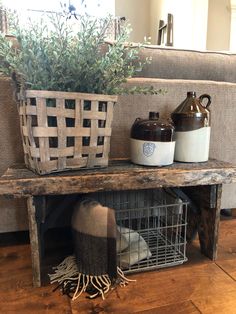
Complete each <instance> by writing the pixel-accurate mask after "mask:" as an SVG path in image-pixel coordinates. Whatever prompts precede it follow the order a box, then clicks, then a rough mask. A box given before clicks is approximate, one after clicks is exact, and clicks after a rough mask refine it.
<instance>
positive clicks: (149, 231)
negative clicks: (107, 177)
mask: <svg viewBox="0 0 236 314" xmlns="http://www.w3.org/2000/svg"><path fill="white" fill-rule="evenodd" d="M96 198H97V199H98V200H99V201H100V202H101V203H102V204H103V205H106V206H109V207H111V208H114V209H115V210H116V222H117V258H118V266H120V268H122V269H123V270H124V272H125V273H131V272H139V271H144V270H151V269H155V268H162V267H169V266H175V265H179V264H182V263H184V262H185V261H187V257H186V229H187V206H188V202H187V201H184V200H182V199H180V198H179V197H178V196H177V195H176V194H175V193H174V192H173V190H171V189H155V190H141V191H140V190H139V191H119V192H106V193H98V194H97V195H96Z"/></svg>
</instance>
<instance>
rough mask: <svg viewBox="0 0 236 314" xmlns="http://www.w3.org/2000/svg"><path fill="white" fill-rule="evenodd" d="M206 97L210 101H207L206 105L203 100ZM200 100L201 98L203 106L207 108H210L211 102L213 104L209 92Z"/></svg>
mask: <svg viewBox="0 0 236 314" xmlns="http://www.w3.org/2000/svg"><path fill="white" fill-rule="evenodd" d="M204 98H207V99H208V102H207V104H206V105H205V106H204V105H203V104H202V100H203V99H204ZM199 100H200V102H201V104H202V106H203V107H205V108H208V107H209V106H210V104H211V96H210V95H208V94H202V95H201V96H200V97H199Z"/></svg>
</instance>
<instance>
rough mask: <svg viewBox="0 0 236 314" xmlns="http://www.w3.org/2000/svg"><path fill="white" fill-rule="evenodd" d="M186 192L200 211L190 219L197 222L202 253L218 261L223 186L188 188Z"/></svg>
mask: <svg viewBox="0 0 236 314" xmlns="http://www.w3.org/2000/svg"><path fill="white" fill-rule="evenodd" d="M184 192H186V194H187V195H188V196H189V197H190V198H191V199H192V201H193V202H194V204H195V205H196V206H197V207H198V209H199V211H198V213H191V212H190V215H192V217H189V219H190V220H191V219H193V220H195V222H196V225H197V229H198V235H199V241H200V246H201V252H202V253H203V254H204V255H206V256H207V257H209V258H210V259H212V260H216V258H217V248H218V232H219V222H220V205H221V194H222V185H207V186H196V187H188V188H184Z"/></svg>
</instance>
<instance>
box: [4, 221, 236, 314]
mask: <svg viewBox="0 0 236 314" xmlns="http://www.w3.org/2000/svg"><path fill="white" fill-rule="evenodd" d="M0 239H1V235H0ZM2 242H3V241H2ZM187 256H188V259H189V260H188V262H186V263H185V264H183V265H181V266H176V267H172V268H165V269H162V270H158V271H152V272H145V273H140V274H135V275H132V276H130V278H132V279H136V282H132V283H130V284H129V285H128V286H127V287H125V288H121V287H119V288H117V289H114V290H113V291H111V292H110V293H109V295H108V296H107V298H106V299H105V300H104V301H103V300H102V299H100V298H98V299H95V300H88V299H86V298H85V296H84V295H83V296H81V297H80V298H79V299H78V300H76V301H74V302H71V300H70V299H69V298H67V297H66V296H62V295H61V293H60V291H58V290H57V291H55V292H53V288H54V287H53V286H50V285H47V286H45V287H41V288H33V287H32V277H31V276H32V273H31V260H30V247H29V244H27V243H26V244H25V243H22V241H21V243H18V244H17V245H9V244H7V245H6V244H5V245H3V244H1V246H0V313H3V314H8V313H19V314H32V313H33V314H38V313H39V314H40V313H57V314H61V313H68V314H69V313H71V314H83V313H91V314H95V313H119V314H120V313H138V314H170V313H171V314H179V313H182V314H189V313H192V314H193V313H204V314H205V313H206V314H208V313H209V314H213V313H214V314H215V313H216V314H217V313H219V314H234V313H235V314H236V219H232V220H223V221H221V225H220V241H219V256H218V259H217V261H216V262H212V261H211V260H209V259H208V258H206V257H204V256H202V255H201V254H200V252H199V246H198V241H197V240H196V241H194V243H193V244H192V245H190V246H188V248H187Z"/></svg>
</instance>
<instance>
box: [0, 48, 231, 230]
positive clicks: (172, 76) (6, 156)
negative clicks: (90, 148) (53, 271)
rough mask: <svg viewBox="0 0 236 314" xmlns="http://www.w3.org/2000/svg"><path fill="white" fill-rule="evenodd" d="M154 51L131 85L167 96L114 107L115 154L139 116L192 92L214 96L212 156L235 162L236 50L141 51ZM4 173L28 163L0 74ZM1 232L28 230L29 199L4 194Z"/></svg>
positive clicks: (121, 151) (132, 98) (169, 107)
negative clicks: (8, 169)
mask: <svg viewBox="0 0 236 314" xmlns="http://www.w3.org/2000/svg"><path fill="white" fill-rule="evenodd" d="M150 55H151V56H152V63H151V65H147V66H146V67H145V69H143V71H142V72H140V74H139V76H140V77H137V78H134V79H131V80H129V82H128V83H127V85H128V86H133V85H142V86H144V85H149V84H152V85H153V86H154V87H155V88H158V89H159V88H161V89H167V91H168V92H167V93H166V94H165V95H154V96H147V95H129V96H120V97H119V100H118V103H117V104H116V106H115V111H114V117H115V119H114V122H113V131H112V137H111V152H110V156H111V157H119V158H124V157H125V158H126V157H129V133H130V128H131V125H132V123H133V122H134V120H135V118H137V117H142V118H145V117H147V116H148V112H149V111H159V112H160V115H161V116H162V117H164V118H168V117H169V115H170V113H171V112H172V111H173V110H174V108H176V107H177V105H178V104H180V102H181V101H182V100H183V99H184V98H185V97H186V93H187V91H196V92H197V95H198V96H200V95H201V94H203V93H208V94H210V95H211V96H212V105H211V106H210V109H211V125H212V132H211V143H210V157H212V158H217V159H221V160H224V161H229V162H232V163H236V153H235V147H236V144H235V140H236V123H235V117H236V71H235V69H234V65H236V55H233V54H228V53H214V52H197V51H183V50H175V49H165V48H158V47H147V48H145V49H143V50H142V53H141V56H142V57H143V58H145V57H146V56H150ZM0 88H1V89H0V104H1V108H2V112H1V115H0V134H1V136H0V147H1V160H0V174H1V175H2V174H3V172H4V171H5V170H6V169H7V167H8V166H10V165H12V164H13V163H15V162H23V153H22V147H21V140H20V136H19V121H18V118H17V109H16V104H15V103H14V102H13V100H12V90H11V87H10V82H9V80H6V79H3V78H0ZM235 192H236V185H225V186H224V187H223V199H222V206H221V207H222V208H234V207H236V193H235ZM0 208H1V221H0V232H8V231H17V230H25V229H27V212H26V204H25V202H24V201H22V200H21V201H20V200H18V201H15V200H5V199H3V198H0Z"/></svg>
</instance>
